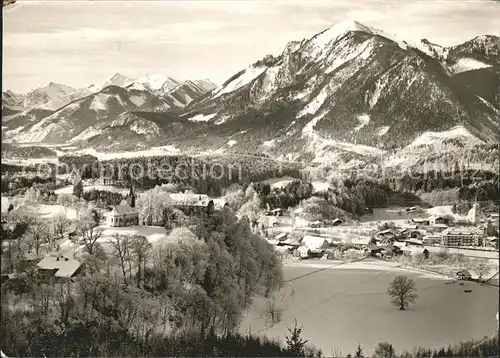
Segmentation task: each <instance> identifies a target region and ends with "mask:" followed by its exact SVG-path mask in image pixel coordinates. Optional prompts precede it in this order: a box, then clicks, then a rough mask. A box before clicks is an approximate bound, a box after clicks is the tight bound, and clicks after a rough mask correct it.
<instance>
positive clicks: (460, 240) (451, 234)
mask: <svg viewBox="0 0 500 358" xmlns="http://www.w3.org/2000/svg"><path fill="white" fill-rule="evenodd" d="M442 234H443V241H442V243H443V246H449V247H459V246H484V244H485V242H484V236H485V235H484V233H482V232H481V231H480V230H478V229H477V228H475V227H470V228H468V227H457V228H448V229H446V230H444V231H443V233H442Z"/></svg>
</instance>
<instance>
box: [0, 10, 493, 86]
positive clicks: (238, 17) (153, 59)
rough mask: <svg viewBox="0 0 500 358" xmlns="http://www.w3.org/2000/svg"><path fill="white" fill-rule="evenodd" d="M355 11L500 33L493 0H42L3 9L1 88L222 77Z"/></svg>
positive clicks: (424, 28)
mask: <svg viewBox="0 0 500 358" xmlns="http://www.w3.org/2000/svg"><path fill="white" fill-rule="evenodd" d="M346 19H352V20H356V21H358V22H361V23H363V24H365V25H368V26H372V27H376V28H379V29H382V30H384V31H386V32H389V33H395V34H398V36H400V37H402V38H404V39H408V40H419V39H421V38H427V39H428V40H430V41H431V42H435V43H438V44H441V45H455V44H459V43H462V42H464V41H467V40H469V39H471V38H472V37H474V36H477V35H482V34H494V35H497V36H498V35H500V20H499V19H500V3H499V2H496V1H487V0H484V1H471V0H467V1H457V0H452V1H437V0H426V1H400V0H393V1H374V0H357V1H352V0H351V1H321V2H320V1H294V0H287V1H250V0H247V1H242V0H235V1H206V0H198V1H193V0H190V1H187V0H186V1H142V0H141V1H138V0H136V1H124V0H123V1H118V0H112V1H103V0H94V1H75V0H69V1H54V0H50V1H38V0H18V2H17V3H16V4H15V5H12V6H9V7H7V8H5V9H4V10H3V56H2V57H3V71H2V74H3V86H2V87H3V90H6V89H11V90H13V91H15V92H27V91H29V90H30V89H32V88H35V87H37V86H40V85H42V84H43V83H45V82H48V81H52V82H57V83H63V84H66V85H69V86H72V87H77V88H78V87H85V86H88V85H91V84H99V83H102V82H103V80H104V79H105V78H107V77H110V76H111V75H113V74H114V73H117V72H119V73H121V74H123V75H125V76H127V77H131V78H136V77H140V76H144V75H147V74H165V75H168V76H171V77H174V78H177V79H180V80H184V79H202V78H209V79H211V80H212V81H214V82H216V83H218V84H221V83H223V82H224V81H225V80H226V79H228V78H229V77H230V76H232V75H233V74H234V73H236V72H238V71H239V70H241V69H243V68H245V67H247V66H248V65H249V64H251V63H253V62H255V61H257V60H259V59H261V58H262V57H264V56H265V55H267V54H274V55H277V54H279V53H281V52H282V50H283V48H284V46H285V45H286V43H287V42H288V41H292V40H301V39H303V38H308V37H311V36H312V35H314V34H315V33H317V32H320V31H322V30H324V29H326V28H328V27H331V26H333V25H334V24H335V23H337V22H339V21H342V20H346Z"/></svg>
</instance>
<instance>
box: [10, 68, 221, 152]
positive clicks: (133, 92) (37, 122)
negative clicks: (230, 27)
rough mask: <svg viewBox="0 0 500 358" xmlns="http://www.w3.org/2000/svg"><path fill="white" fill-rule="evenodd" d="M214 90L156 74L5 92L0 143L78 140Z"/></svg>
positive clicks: (177, 107) (205, 83)
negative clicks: (134, 114) (79, 85)
mask: <svg viewBox="0 0 500 358" xmlns="http://www.w3.org/2000/svg"><path fill="white" fill-rule="evenodd" d="M215 88H216V85H215V84H213V83H212V82H210V81H209V80H196V81H178V80H176V79H173V78H170V77H167V76H161V75H156V76H147V77H142V78H139V79H135V80H132V79H129V78H127V77H125V76H123V75H121V74H118V73H117V74H115V75H113V76H111V77H110V78H109V79H106V80H105V81H104V82H103V83H102V84H100V85H91V86H89V87H86V88H83V89H74V88H71V87H69V86H66V85H62V84H57V83H53V82H50V83H48V84H44V85H42V86H40V87H38V88H36V89H34V90H32V91H30V92H29V93H27V94H16V93H13V92H12V91H6V92H3V93H2V126H3V127H4V131H5V133H4V139H5V140H6V141H11V140H12V141H15V142H46V143H62V142H67V141H82V140H85V139H87V138H89V137H90V136H92V135H95V134H96V133H100V131H101V130H104V129H105V128H107V127H108V126H115V125H120V126H123V125H124V124H123V120H122V118H123V117H124V116H126V114H128V113H132V112H134V111H142V112H165V111H169V110H171V111H178V110H180V109H181V108H183V107H185V106H187V105H188V104H189V103H190V102H191V101H193V100H195V99H197V98H198V97H200V96H203V95H204V94H205V93H206V92H209V91H211V90H213V89H215ZM135 127H137V124H136V125H135ZM135 127H134V126H132V129H133V128H135ZM146 131H147V130H146ZM141 133H142V131H141V130H139V129H138V134H141Z"/></svg>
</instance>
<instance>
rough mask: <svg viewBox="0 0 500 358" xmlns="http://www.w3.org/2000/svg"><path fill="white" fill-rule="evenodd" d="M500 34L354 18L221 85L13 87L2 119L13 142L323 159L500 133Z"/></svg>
mask: <svg viewBox="0 0 500 358" xmlns="http://www.w3.org/2000/svg"><path fill="white" fill-rule="evenodd" d="M499 40H500V39H499V38H498V37H496V36H490V35H484V36H478V37H475V38H473V39H471V40H470V41H467V42H465V43H463V44H460V45H457V46H451V47H442V46H440V45H437V44H433V43H431V42H430V41H428V40H425V39H424V40H421V41H420V42H418V43H412V42H409V41H406V40H404V39H400V38H398V37H397V36H396V35H392V34H388V33H385V32H383V31H381V30H378V29H373V28H370V27H368V26H365V25H363V24H360V23H358V22H355V21H344V22H341V23H339V24H336V25H335V26H333V27H331V28H329V29H326V30H325V31H322V32H320V33H318V34H316V35H314V36H313V37H311V38H309V39H304V40H301V41H292V42H289V43H288V44H287V45H286V46H285V48H284V50H283V52H282V53H281V55H279V56H276V57H274V56H271V55H268V56H266V57H264V58H263V59H261V60H259V61H257V62H255V63H253V64H251V65H249V66H248V67H247V68H245V69H242V70H241V71H239V72H238V73H236V74H235V75H233V76H232V77H231V78H229V79H228V80H227V81H226V82H225V83H224V84H223V85H222V86H221V87H220V88H216V86H215V85H214V84H213V83H211V82H210V81H185V82H179V81H177V80H175V79H173V78H169V77H162V76H152V77H144V78H141V79H136V80H129V79H127V78H125V77H123V76H121V75H118V74H117V75H115V76H113V77H112V78H110V79H109V80H107V81H105V83H104V84H103V85H101V86H97V87H95V86H91V87H89V88H87V89H84V90H72V89H70V88H68V87H66V86H62V85H55V84H49V85H48V86H45V87H41V88H39V89H36V90H34V91H32V92H30V93H29V94H27V95H24V96H23V95H16V94H14V93H12V92H9V91H8V92H4V93H3V94H2V103H3V111H4V114H3V120H2V125H3V126H4V132H5V138H6V140H7V141H11V142H14V141H17V142H45V143H63V142H68V141H71V142H73V143H78V145H80V146H81V147H93V148H96V149H98V150H120V149H127V150H131V149H132V150H133V149H137V148H139V147H141V149H142V148H144V147H151V146H160V145H174V146H176V147H178V148H180V149H184V150H189V149H193V150H196V151H208V152H212V153H224V152H231V151H239V152H252V153H255V152H258V153H267V154H271V155H275V156H285V157H288V158H308V160H313V161H314V160H316V161H318V160H319V161H320V160H322V158H325V157H329V158H330V159H332V158H335V156H338V155H341V154H342V155H343V154H345V153H346V152H347V153H350V155H354V156H356V155H359V156H364V155H380V154H381V153H385V152H387V151H391V150H398V149H401V148H405V147H408V146H412V145H413V146H415V145H420V144H422V143H424V144H425V140H426V138H432V139H433V141H434V142H435V140H436V138H438V139H439V138H441V139H440V140H442V141H444V140H447V139H454V140H460V141H464V142H466V143H470V144H471V145H475V144H477V143H496V142H497V141H498V139H499V138H498V129H499V116H500V107H499V103H500V95H499V88H500V80H499V76H498V74H499V72H500V65H499V64H500V55H499V46H498V43H499ZM56 107H57V108H56ZM435 133H440V134H439V135H435Z"/></svg>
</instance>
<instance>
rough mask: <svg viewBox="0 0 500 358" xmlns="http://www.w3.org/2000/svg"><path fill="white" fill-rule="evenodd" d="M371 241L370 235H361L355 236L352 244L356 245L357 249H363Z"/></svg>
mask: <svg viewBox="0 0 500 358" xmlns="http://www.w3.org/2000/svg"><path fill="white" fill-rule="evenodd" d="M369 242H370V238H369V237H360V238H355V239H351V242H350V244H351V245H352V246H353V247H355V248H356V249H363V248H365V247H367V246H368V243H369Z"/></svg>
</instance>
